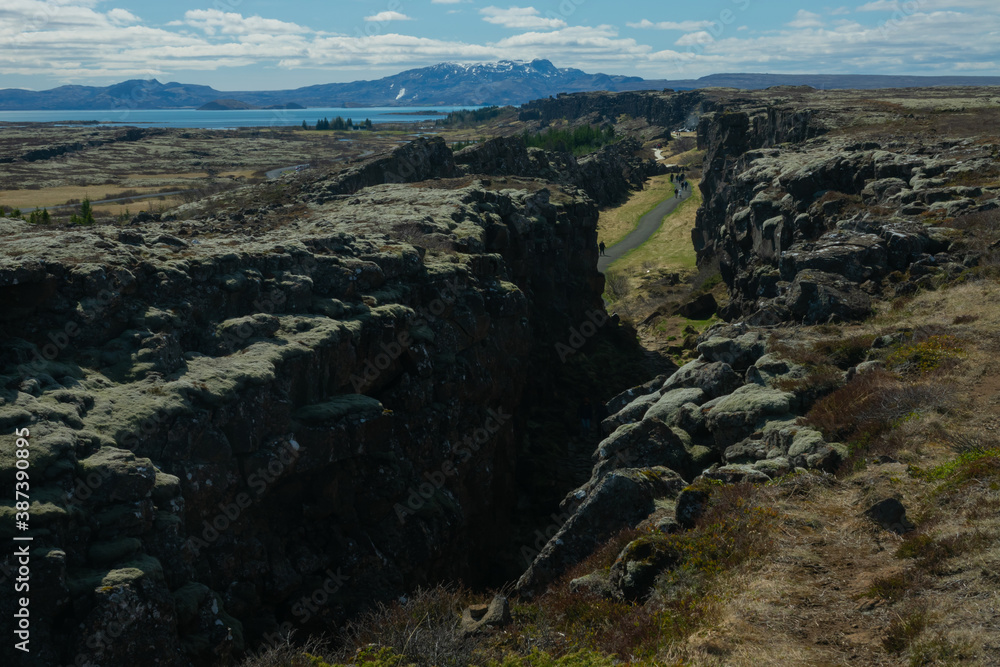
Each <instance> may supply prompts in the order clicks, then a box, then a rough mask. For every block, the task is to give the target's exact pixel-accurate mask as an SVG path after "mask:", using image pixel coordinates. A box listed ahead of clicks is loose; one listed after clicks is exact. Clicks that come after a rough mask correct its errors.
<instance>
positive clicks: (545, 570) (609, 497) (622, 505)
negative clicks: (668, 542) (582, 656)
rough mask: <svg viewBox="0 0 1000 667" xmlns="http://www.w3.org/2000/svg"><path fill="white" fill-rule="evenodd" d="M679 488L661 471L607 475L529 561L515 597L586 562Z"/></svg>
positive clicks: (632, 470)
mask: <svg viewBox="0 0 1000 667" xmlns="http://www.w3.org/2000/svg"><path fill="white" fill-rule="evenodd" d="M682 488H684V480H682V479H681V477H680V475H678V474H677V473H676V472H674V471H673V470H668V469H667V468H644V469H638V468H628V469H623V470H614V471H612V472H611V473H609V474H608V475H607V476H605V477H604V479H602V480H601V481H600V483H598V485H597V486H596V487H595V488H594V489H592V490H591V491H590V492H589V493H588V494H587V496H586V498H585V499H584V500H583V502H582V504H581V505H580V506H579V508H578V509H577V510H576V511H575V512H574V513H573V515H572V516H571V517H570V518H569V519H568V520H567V521H566V523H564V524H563V526H562V527H561V528H560V529H559V531H558V532H557V533H556V534H555V535H554V536H553V537H552V539H550V540H549V541H548V543H547V544H545V546H544V547H543V548H542V550H541V552H540V553H538V554H537V555H536V556H535V558H534V560H533V561H532V563H531V565H530V566H529V567H528V569H527V570H526V571H525V572H524V574H523V575H521V578H520V579H518V581H517V591H518V592H519V593H522V594H530V593H532V592H534V591H537V590H538V589H540V588H541V587H542V586H544V585H546V584H548V583H549V582H550V581H552V580H553V579H555V578H556V577H558V576H559V575H561V574H562V573H563V572H565V571H566V569H567V568H569V567H572V566H573V565H575V564H577V563H579V562H580V561H582V560H583V559H584V558H586V557H587V556H589V555H590V554H591V553H592V552H593V551H594V549H596V548H597V547H598V546H599V545H601V544H603V543H604V542H605V541H606V540H607V539H608V538H609V537H611V536H612V535H614V534H615V533H617V532H618V531H620V530H622V529H623V528H627V527H632V526H635V525H637V524H638V523H639V522H641V521H642V520H643V519H645V518H646V517H648V516H649V515H650V514H652V512H653V511H654V510H655V509H656V504H655V502H656V500H657V499H658V498H673V497H676V496H677V494H678V493H679V492H680V491H681V489H682Z"/></svg>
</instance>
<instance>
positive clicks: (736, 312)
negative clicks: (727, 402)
mask: <svg viewBox="0 0 1000 667" xmlns="http://www.w3.org/2000/svg"><path fill="white" fill-rule="evenodd" d="M772 97H773V96H772ZM856 116H857V112H856V111H852V110H851V109H850V108H848V107H844V106H840V107H836V106H834V105H832V104H831V103H830V102H829V101H824V100H823V99H822V97H821V96H820V95H819V94H818V93H817V95H816V96H812V95H810V96H807V97H806V98H804V99H800V100H797V101H796V104H795V105H790V104H788V103H787V102H785V103H782V101H781V100H777V101H776V100H774V99H770V100H768V99H764V100H763V101H762V100H760V99H752V100H739V99H735V100H730V101H727V102H724V103H720V104H719V107H718V108H717V109H716V110H715V112H713V113H711V114H708V115H706V116H705V117H704V118H703V119H702V121H701V124H700V126H699V145H700V146H701V147H702V148H704V149H705V150H706V160H705V166H706V169H705V175H704V178H703V180H702V182H701V186H700V187H701V190H702V193H703V195H704V200H705V204H704V206H703V208H702V209H701V210H700V211H699V213H698V220H697V226H696V229H695V230H694V232H693V240H694V244H695V248H696V250H697V251H698V256H699V262H701V263H706V262H709V261H711V260H713V259H716V258H717V259H718V260H719V262H720V266H721V270H722V276H723V278H724V280H725V281H726V284H727V285H728V286H729V288H730V293H731V296H732V303H731V305H730V307H729V310H728V312H727V313H726V314H727V316H728V317H730V318H744V317H751V318H752V321H754V322H757V323H762V324H773V323H777V322H781V321H786V320H789V319H791V320H800V321H805V322H821V321H827V320H828V319H831V318H833V319H846V320H850V319H857V318H863V317H866V316H867V315H868V314H869V313H870V312H871V302H872V298H875V297H880V296H886V295H889V296H891V295H893V294H895V293H897V292H898V291H899V290H900V289H909V288H907V287H903V288H899V287H898V284H899V283H900V282H901V281H902V280H903V278H905V277H906V276H907V275H910V276H911V277H912V278H913V279H914V280H917V279H919V278H921V277H923V276H926V275H927V274H928V273H937V271H938V267H940V268H941V269H942V270H943V271H944V272H945V274H947V275H951V276H954V275H957V274H958V273H960V272H961V271H962V270H964V269H965V268H968V267H969V266H972V265H974V264H975V262H976V261H977V259H976V257H975V256H970V255H968V254H966V253H964V252H952V253H949V252H948V251H949V249H950V248H951V246H952V244H951V242H950V240H949V233H948V232H947V231H946V230H945V227H947V225H948V221H949V220H950V219H952V218H954V217H956V216H958V215H960V214H963V213H971V212H976V211H981V210H987V209H990V208H996V207H997V206H998V205H1000V201H998V200H997V196H998V194H1000V191H997V190H990V189H988V188H987V189H984V188H980V187H965V186H964V185H962V180H963V174H968V173H971V172H974V171H976V170H989V169H993V168H995V160H994V158H993V157H992V156H991V155H990V153H989V151H988V150H987V149H976V148H975V147H974V146H972V145H970V143H969V142H965V143H962V142H959V141H944V140H942V141H938V142H933V143H925V142H924V141H923V140H922V139H918V138H913V139H912V140H910V141H907V140H905V139H904V140H902V141H901V140H899V138H895V139H893V140H888V141H887V140H882V141H879V140H872V139H870V138H865V137H862V136H860V133H857V132H852V131H851V130H850V129H849V127H850V123H851V122H852V118H856ZM831 129H837V130H838V131H837V132H836V133H835V134H833V135H829V134H828V133H829V131H830V130H831ZM970 170H971V171H970ZM926 266H931V267H934V270H933V271H930V272H928V271H925V270H923V269H922V268H921V267H926ZM925 283H927V281H925Z"/></svg>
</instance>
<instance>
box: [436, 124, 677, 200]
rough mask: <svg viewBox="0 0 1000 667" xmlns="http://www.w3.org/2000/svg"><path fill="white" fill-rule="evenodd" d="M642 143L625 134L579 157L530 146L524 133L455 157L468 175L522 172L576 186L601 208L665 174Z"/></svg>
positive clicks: (522, 174) (522, 173) (502, 174)
mask: <svg viewBox="0 0 1000 667" xmlns="http://www.w3.org/2000/svg"><path fill="white" fill-rule="evenodd" d="M641 148H642V144H641V143H640V142H639V141H638V140H637V139H634V138H631V137H629V138H625V139H622V140H621V141H618V142H616V143H614V144H611V145H610V146H605V147H604V148H602V149H600V150H599V151H597V152H595V153H592V154H590V155H587V156H585V157H582V158H580V159H579V160H577V159H576V158H575V157H573V155H571V154H569V153H558V152H552V151H546V150H542V149H540V148H527V147H526V146H525V145H524V142H523V141H522V140H521V139H520V137H505V138H499V139H491V140H490V141H486V142H483V143H482V144H479V145H476V146H469V147H468V148H465V149H463V150H462V151H459V153H458V154H457V155H456V156H455V161H456V162H457V163H458V164H459V165H460V167H461V168H462V170H463V171H464V172H465V173H469V174H492V175H498V176H505V175H518V176H525V177H531V178H541V179H543V180H547V181H552V182H556V183H563V184H566V185H572V186H576V187H578V188H580V189H581V190H583V191H584V192H585V193H587V195H588V196H589V197H590V198H591V199H593V200H594V201H595V202H596V203H597V204H598V205H600V206H610V205H613V204H617V203H620V202H621V200H622V199H623V198H625V197H626V196H627V195H628V193H629V192H631V191H633V190H641V189H642V188H643V187H644V184H645V183H646V180H647V179H648V178H649V177H651V176H655V175H656V174H661V173H664V170H663V169H664V168H663V167H662V166H661V165H660V164H658V163H657V162H656V161H654V160H648V159H646V160H644V159H642V158H640V157H637V155H636V154H637V152H638V151H639V149H641Z"/></svg>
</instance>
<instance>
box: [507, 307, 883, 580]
mask: <svg viewBox="0 0 1000 667" xmlns="http://www.w3.org/2000/svg"><path fill="white" fill-rule="evenodd" d="M699 340H700V342H699V344H698V348H697V349H698V353H699V356H698V358H697V359H695V360H694V361H691V362H690V363H688V364H686V365H685V366H682V367H681V368H679V369H678V370H677V371H676V372H674V373H673V374H671V375H669V376H666V377H659V378H657V379H655V380H653V381H651V382H647V383H646V384H644V385H642V386H639V387H634V388H632V389H629V390H627V391H625V392H623V393H622V394H621V395H619V396H617V397H615V398H613V399H612V400H610V401H609V402H608V403H607V405H606V410H607V412H608V413H610V415H611V416H609V417H608V418H607V419H605V420H604V421H603V423H602V424H601V428H602V429H603V432H604V433H605V434H606V436H607V437H606V438H605V439H604V440H602V441H601V442H600V444H599V445H598V446H597V448H596V449H595V450H594V454H593V460H594V467H593V471H592V474H591V478H590V479H589V480H588V481H587V482H586V483H585V484H584V485H582V486H581V487H579V488H578V489H576V490H574V491H572V492H571V493H569V494H568V495H567V496H566V498H565V500H564V501H563V504H562V507H561V509H562V510H563V511H564V512H566V513H567V515H568V519H567V520H566V521H565V522H563V523H562V524H561V525H560V526H559V527H558V531H557V532H555V533H554V534H553V535H552V536H551V539H550V540H549V541H548V543H546V544H545V545H544V546H543V547H542V548H540V549H539V551H538V553H537V554H535V555H534V560H533V561H532V563H531V565H530V567H528V569H527V570H526V571H525V572H524V574H523V575H522V576H521V578H520V579H519V580H518V583H517V589H518V591H519V592H520V593H522V594H524V595H533V594H536V593H538V592H541V591H543V590H544V589H545V587H546V586H547V585H548V584H549V583H551V582H552V581H554V580H556V579H557V578H558V577H560V576H561V575H563V574H564V573H565V572H566V571H567V570H569V569H571V568H572V567H573V566H574V565H576V564H578V563H580V562H582V561H584V560H585V559H586V558H587V557H588V556H590V555H591V554H592V553H593V552H594V551H595V549H596V548H597V547H598V546H600V545H601V544H603V543H604V542H605V541H606V540H607V539H608V538H610V537H611V536H612V535H615V534H617V533H618V532H619V531H621V530H623V529H626V528H637V527H640V526H649V527H655V528H657V529H659V530H661V531H663V532H672V531H676V530H683V529H686V528H691V527H692V526H693V524H694V518H693V516H692V512H693V511H696V510H697V508H696V507H692V504H691V503H692V499H693V498H696V497H697V493H695V492H694V491H693V490H692V487H694V488H697V487H698V484H699V482H700V481H701V480H706V479H707V480H718V481H721V482H725V483H734V482H741V481H748V482H756V483H760V482H768V481H771V480H772V479H777V478H779V477H781V476H783V475H786V474H788V473H790V472H792V471H799V472H806V471H810V472H813V473H819V474H823V473H832V472H836V471H837V470H838V468H839V467H840V464H841V463H842V461H843V460H844V458H845V457H846V455H847V447H846V446H845V445H843V444H841V443H836V442H827V441H825V440H824V438H823V436H822V434H820V433H819V432H818V431H816V430H815V429H813V428H810V427H808V426H803V425H801V424H800V423H799V418H800V417H801V416H803V415H804V414H805V413H806V412H807V411H808V409H809V408H810V407H811V405H812V403H813V401H815V396H813V395H812V394H810V393H809V391H805V390H803V391H785V390H783V389H782V387H783V386H787V385H788V381H791V380H796V379H801V378H803V377H805V376H806V374H807V369H806V368H804V367H803V366H801V365H799V364H796V363H794V362H791V361H789V360H787V359H783V358H782V357H781V356H780V355H777V354H775V353H773V352H772V351H771V349H770V344H769V343H770V339H769V336H768V334H767V333H765V332H763V331H760V330H754V329H753V328H751V327H748V326H747V325H745V324H738V325H716V326H715V327H713V328H712V329H709V330H708V331H707V332H706V333H705V334H703V335H702V336H701V338H700V339H699ZM862 368H863V367H861V368H856V369H853V370H850V369H849V370H848V371H845V372H844V375H843V378H844V380H845V381H846V378H847V377H848V375H849V374H850V373H854V372H864V371H863V370H862ZM668 509H669V510H670V511H665V510H668ZM651 522H652V523H651ZM621 562H622V557H620V558H619V561H618V562H616V564H615V567H612V569H611V574H610V576H611V581H610V582H609V580H608V577H609V574H608V572H603V573H600V572H599V573H594V574H592V575H590V576H589V577H587V578H586V580H577V581H574V582H573V583H572V584H571V590H575V589H576V588H577V587H579V586H583V587H587V588H589V589H591V590H592V591H594V592H598V593H600V594H605V593H607V594H611V592H614V591H615V590H616V588H617V589H618V591H617V592H618V595H619V597H620V596H621V590H620V588H621V585H620V582H618V583H617V584H616V582H615V568H617V567H619V565H620V564H621ZM663 567H665V565H664V566H663ZM660 569H662V567H661V568H660ZM657 573H658V571H657ZM655 574H656V573H653V576H651V577H649V578H648V581H647V582H646V583H647V586H646V589H645V590H643V591H639V592H635V591H633V592H632V594H628V595H625V596H624V597H628V598H630V599H637V598H641V597H643V596H644V595H645V594H646V593H647V592H648V590H649V587H651V586H652V582H653V579H654V578H655Z"/></svg>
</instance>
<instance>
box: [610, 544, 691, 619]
mask: <svg viewBox="0 0 1000 667" xmlns="http://www.w3.org/2000/svg"><path fill="white" fill-rule="evenodd" d="M682 560H683V556H682V554H681V553H680V552H679V551H677V549H676V548H674V547H673V546H672V545H671V543H670V542H669V541H667V540H665V539H664V538H663V536H662V535H655V534H654V535H644V536H643V537H640V538H639V539H637V540H634V541H632V542H630V543H629V544H628V545H626V547H625V548H624V549H622V552H621V553H620V554H619V555H618V558H617V559H615V562H614V564H613V565H612V566H611V572H610V574H609V575H608V583H609V585H610V588H611V595H612V596H613V597H615V598H616V599H618V600H627V601H629V602H639V601H641V600H642V599H644V598H645V597H647V596H648V595H649V592H650V590H651V589H652V588H653V584H654V583H655V582H656V577H658V576H659V575H660V573H662V572H663V571H664V570H666V569H668V568H671V567H675V566H677V565H679V564H680V563H681V562H682Z"/></svg>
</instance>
